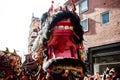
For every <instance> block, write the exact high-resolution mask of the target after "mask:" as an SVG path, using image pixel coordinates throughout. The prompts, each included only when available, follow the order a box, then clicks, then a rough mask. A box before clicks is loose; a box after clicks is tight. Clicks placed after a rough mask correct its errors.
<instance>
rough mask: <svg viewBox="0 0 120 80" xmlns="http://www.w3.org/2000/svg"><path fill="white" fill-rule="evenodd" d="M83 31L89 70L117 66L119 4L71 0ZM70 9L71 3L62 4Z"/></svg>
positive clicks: (104, 0)
mask: <svg viewBox="0 0 120 80" xmlns="http://www.w3.org/2000/svg"><path fill="white" fill-rule="evenodd" d="M74 1H75V5H76V13H77V14H78V15H79V16H80V19H81V25H82V26H83V29H84V45H85V50H86V54H85V55H87V58H86V61H88V63H89V70H90V71H91V72H93V73H96V72H100V73H101V74H102V73H103V70H105V69H106V67H107V66H108V67H118V66H120V59H119V57H120V18H119V17H120V5H119V4H120V0H74ZM65 5H67V6H68V7H69V8H71V6H72V4H71V0H68V1H66V2H65Z"/></svg>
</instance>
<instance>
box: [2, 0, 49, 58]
mask: <svg viewBox="0 0 120 80" xmlns="http://www.w3.org/2000/svg"><path fill="white" fill-rule="evenodd" d="M50 5H51V0H0V50H5V49H6V47H8V48H9V50H10V51H11V52H12V51H13V49H16V50H17V51H19V55H20V56H23V55H24V54H26V53H27V50H28V34H29V25H30V23H31V18H32V13H34V16H35V17H40V16H41V14H42V13H44V12H46V11H47V10H48V8H49V7H50Z"/></svg>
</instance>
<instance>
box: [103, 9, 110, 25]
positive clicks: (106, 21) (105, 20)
mask: <svg viewBox="0 0 120 80" xmlns="http://www.w3.org/2000/svg"><path fill="white" fill-rule="evenodd" d="M101 20H102V24H106V23H108V22H109V11H107V12H104V13H102V14H101Z"/></svg>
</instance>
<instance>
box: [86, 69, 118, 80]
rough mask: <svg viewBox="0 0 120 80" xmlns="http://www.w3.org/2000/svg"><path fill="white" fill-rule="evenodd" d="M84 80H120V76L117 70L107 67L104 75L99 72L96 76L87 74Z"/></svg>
mask: <svg viewBox="0 0 120 80" xmlns="http://www.w3.org/2000/svg"><path fill="white" fill-rule="evenodd" d="M84 80H120V75H119V74H118V73H117V72H116V71H115V68H111V69H109V67H107V68H106V70H105V71H104V72H103V74H102V75H100V73H99V72H96V73H95V74H94V75H92V74H87V75H85V77H84Z"/></svg>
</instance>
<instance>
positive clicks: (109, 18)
mask: <svg viewBox="0 0 120 80" xmlns="http://www.w3.org/2000/svg"><path fill="white" fill-rule="evenodd" d="M106 13H109V15H108V18H109V20H108V22H106V23H104V22H103V15H104V14H106ZM109 22H110V11H105V12H102V13H101V24H102V25H105V24H108V23H109Z"/></svg>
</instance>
